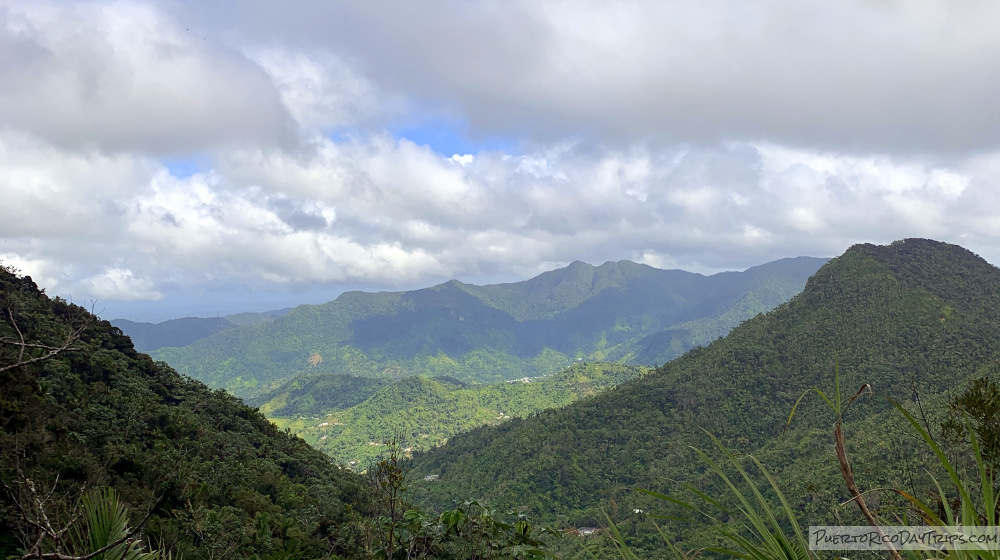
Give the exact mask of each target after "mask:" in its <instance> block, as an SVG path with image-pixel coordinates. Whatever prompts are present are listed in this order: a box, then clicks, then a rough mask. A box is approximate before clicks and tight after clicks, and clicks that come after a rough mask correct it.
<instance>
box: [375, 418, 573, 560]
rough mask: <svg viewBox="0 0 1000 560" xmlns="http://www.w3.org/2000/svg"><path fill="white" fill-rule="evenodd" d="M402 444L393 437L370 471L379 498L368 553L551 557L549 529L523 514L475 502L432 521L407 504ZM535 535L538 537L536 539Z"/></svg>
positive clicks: (473, 558) (478, 558)
mask: <svg viewBox="0 0 1000 560" xmlns="http://www.w3.org/2000/svg"><path fill="white" fill-rule="evenodd" d="M403 445H404V444H403V439H402V436H400V435H394V436H393V437H392V438H391V439H389V440H387V441H386V442H385V446H386V447H385V452H384V453H383V454H381V455H380V456H379V457H378V458H377V460H376V461H374V462H373V463H372V466H371V467H370V469H369V472H370V479H371V485H372V488H373V493H374V496H375V504H376V519H375V522H374V528H375V530H376V533H377V535H378V537H377V539H375V542H372V543H370V546H369V550H368V551H369V554H370V555H371V556H374V557H376V558H383V559H394V558H400V559H403V558H405V559H407V560H409V559H420V558H425V559H430V558H436V559H442V560H443V559H454V560H487V559H492V558H504V559H508V558H511V559H528V558H547V557H550V556H551V555H550V554H548V553H547V551H546V543H545V541H544V540H543V537H544V535H546V534H554V532H552V531H551V530H550V529H547V528H543V529H541V530H534V528H533V527H532V526H531V524H530V523H529V522H528V520H527V519H526V518H525V516H524V515H518V516H516V518H514V519H513V520H510V519H511V518H512V517H513V513H512V512H508V513H507V515H506V516H502V515H500V514H499V513H498V512H497V511H496V510H494V509H492V508H490V507H488V506H486V505H485V504H482V503H480V502H478V501H475V500H470V501H466V502H465V503H464V504H462V505H461V506H460V507H457V508H455V509H451V510H448V511H444V512H442V513H441V514H440V515H438V516H436V517H435V516H431V515H429V514H427V513H426V512H424V511H423V510H421V509H419V508H413V507H412V506H409V504H407V503H406V502H405V501H404V494H405V493H406V491H407V481H406V479H407V475H408V474H409V469H408V461H407V459H406V457H405V455H404V453H403V449H404V448H403ZM533 530H534V532H535V534H534V535H533V534H532V531H533Z"/></svg>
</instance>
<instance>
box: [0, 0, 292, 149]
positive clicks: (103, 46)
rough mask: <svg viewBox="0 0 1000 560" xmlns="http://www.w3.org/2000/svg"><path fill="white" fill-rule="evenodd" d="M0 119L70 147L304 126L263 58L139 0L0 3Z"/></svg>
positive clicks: (229, 138) (217, 138) (194, 144)
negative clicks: (260, 62)
mask: <svg viewBox="0 0 1000 560" xmlns="http://www.w3.org/2000/svg"><path fill="white" fill-rule="evenodd" d="M0 52H4V53H6V56H2V57H0V122H2V123H3V124H4V125H6V126H7V127H12V128H15V129H19V130H22V131H26V132H29V133H31V134H33V135H36V136H38V137H41V138H44V139H46V140H47V141H48V142H50V143H52V144H53V145H55V146H61V147H66V148H73V149H100V150H108V151H133V152H134V151H142V152H147V153H152V154H168V155H169V154H187V153H195V152H198V151H200V150H204V149H208V148H212V147H215V146H219V145H228V144H240V143H255V144H257V143H263V144H275V143H283V142H286V143H287V142H289V141H290V140H291V139H293V138H294V135H295V126H294V124H293V121H292V118H291V117H290V115H289V114H288V110H287V108H286V107H285V105H284V104H283V103H282V99H281V97H280V95H279V92H278V90H277V89H276V87H275V84H274V83H273V82H272V80H271V79H270V78H269V76H268V75H267V74H266V73H265V72H264V71H263V70H262V69H261V68H260V66H258V65H257V64H255V63H254V62H252V61H250V60H248V59H247V58H246V57H244V56H242V55H241V54H239V53H237V52H232V51H231V50H227V49H225V48H221V47H220V46H219V44H218V42H216V41H212V42H209V41H207V40H206V38H203V37H202V36H199V35H196V34H194V33H192V32H191V31H190V30H188V29H185V28H183V27H181V26H180V25H179V24H178V23H177V22H176V21H174V20H172V19H171V18H169V17H167V16H166V15H165V14H164V13H163V12H162V11H160V10H159V9H158V8H157V7H156V6H155V5H153V4H150V3H138V2H115V3H99V2H84V3H71V4H66V3H62V2H44V1H42V2H34V1H32V2H19V1H15V2H11V3H8V4H7V5H6V6H5V7H4V8H0Z"/></svg>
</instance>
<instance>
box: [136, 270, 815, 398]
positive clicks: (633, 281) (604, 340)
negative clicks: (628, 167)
mask: <svg viewBox="0 0 1000 560" xmlns="http://www.w3.org/2000/svg"><path fill="white" fill-rule="evenodd" d="M824 262H826V260H825V259H818V258H811V257H799V258H792V259H782V260H779V261H774V262H771V263H767V264H764V265H761V266H757V267H753V268H750V269H748V270H746V271H743V272H724V273H719V274H714V275H711V276H704V275H701V274H695V273H690V272H684V271H680V270H660V269H656V268H653V267H650V266H647V265H642V264H637V263H634V262H630V261H619V262H608V263H605V264H603V265H601V266H597V267H595V266H591V265H588V264H585V263H582V262H574V263H572V264H570V265H569V266H567V267H565V268H561V269H558V270H554V271H550V272H546V273H544V274H541V275H539V276H537V277H535V278H532V279H530V280H526V281H523V282H517V283H512V284H495V285H487V286H476V285H471V284H465V283H462V282H458V281H455V280H453V281H450V282H447V283H444V284H440V285H437V286H434V287H431V288H426V289H421V290H415V291H410V292H379V293H366V292H346V293H344V294H342V295H341V296H340V297H338V298H337V299H336V300H334V301H331V302H329V303H326V304H322V305H303V306H299V307H297V308H295V309H293V310H292V311H290V312H289V313H288V314H287V315H284V316H282V317H279V318H276V319H274V320H271V321H268V322H266V323H260V324H255V325H248V326H243V327H239V328H230V329H226V330H223V331H221V332H217V333H215V334H213V335H211V336H208V337H206V338H202V339H200V340H197V341H195V342H193V343H192V344H189V345H186V346H183V347H175V348H160V349H158V350H155V351H153V352H152V355H153V357H154V358H156V359H160V360H164V361H166V362H167V363H169V364H171V366H173V367H174V368H176V369H177V370H178V371H180V372H181V373H184V374H186V375H189V376H191V377H193V378H195V379H198V380H201V381H203V382H205V383H207V384H208V385H209V386H212V387H218V388H224V389H226V390H228V391H230V392H232V393H233V394H235V395H237V396H240V397H243V398H249V397H255V396H258V395H261V394H262V393H265V392H267V391H269V390H271V389H274V388H276V387H278V386H279V385H280V384H281V383H283V382H285V381H287V380H289V379H291V378H292V377H294V376H296V375H299V374H304V373H309V374H318V373H337V374H348V375H354V376H359V377H380V378H388V379H401V378H403V377H408V376H412V375H427V376H450V377H453V378H455V379H458V380H461V381H465V382H473V383H493V382H499V381H504V380H510V379H517V378H523V377H537V376H540V375H547V374H551V373H554V372H556V371H558V370H560V369H561V368H564V367H567V366H569V365H571V364H572V363H575V362H576V361H578V360H586V361H617V362H622V363H633V364H658V363H663V362H665V361H668V360H671V359H673V358H675V357H677V356H679V355H681V354H682V353H684V352H685V351H686V350H688V349H689V348H692V347H694V346H697V345H701V344H707V343H708V342H710V341H712V340H714V339H716V338H717V337H719V336H722V335H724V334H725V333H727V332H728V331H729V329H731V328H733V327H734V326H736V325H738V324H739V323H740V322H741V321H743V320H745V319H747V318H749V317H752V316H754V315H756V314H758V313H761V312H763V311H767V310H768V309H771V308H773V307H774V306H776V305H778V304H780V303H782V302H784V301H786V300H788V299H789V298H790V297H792V296H793V295H795V294H796V293H798V292H799V291H801V289H802V286H803V285H804V284H805V281H806V279H807V278H808V277H809V276H810V275H811V274H813V273H814V272H815V271H816V270H817V269H818V268H819V267H820V266H821V265H822V264H823V263H824Z"/></svg>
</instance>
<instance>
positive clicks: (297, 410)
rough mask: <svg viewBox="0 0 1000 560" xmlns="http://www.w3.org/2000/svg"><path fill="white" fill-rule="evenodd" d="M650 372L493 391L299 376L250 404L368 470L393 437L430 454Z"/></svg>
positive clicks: (591, 375) (447, 382)
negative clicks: (468, 435) (467, 435)
mask: <svg viewBox="0 0 1000 560" xmlns="http://www.w3.org/2000/svg"><path fill="white" fill-rule="evenodd" d="M645 371H648V368H645V367H642V366H626V365H621V364H613V363H589V364H583V363H581V364H577V365H574V366H571V367H569V368H566V369H565V370H563V371H561V372H559V373H557V374H555V375H550V376H546V377H542V378H536V379H530V380H529V379H523V380H515V381H513V382H505V383H498V384H495V385H467V384H465V383H462V382H460V381H457V380H454V379H450V378H447V377H436V378H428V377H422V376H416V377H409V378H406V379H402V380H399V381H391V382H390V381H377V380H373V379H367V378H358V377H350V376H342V375H332V374H330V375H316V376H306V377H299V378H295V379H294V380H293V381H292V382H290V383H289V384H288V385H287V386H283V387H281V388H279V389H277V390H276V391H274V392H272V393H269V394H268V395H265V396H264V397H261V399H260V401H259V402H258V401H251V402H250V404H252V405H259V406H260V410H261V412H263V413H264V414H265V415H266V416H267V417H268V418H269V419H270V420H271V421H272V422H275V423H276V424H277V425H278V426H279V427H282V428H286V427H287V428H289V429H291V430H292V433H294V434H297V435H299V436H300V437H302V438H303V439H305V440H306V441H307V442H308V443H309V444H310V445H312V446H313V447H315V448H317V449H320V450H322V451H324V452H326V453H327V454H329V455H330V456H331V457H333V459H334V460H336V461H337V462H339V463H340V464H342V465H347V464H351V465H361V466H367V465H368V464H369V463H370V462H371V461H372V460H373V459H374V458H375V457H376V456H377V455H379V454H380V453H381V452H382V447H381V444H382V442H383V441H385V440H386V439H388V438H391V437H393V436H397V435H398V436H402V437H404V438H405V439H406V441H408V442H409V448H408V451H424V450H427V449H430V448H432V447H436V446H439V445H443V444H444V443H446V442H447V441H448V438H451V437H453V436H454V435H456V434H459V433H462V432H465V431H468V430H471V429H473V428H475V427H478V426H482V425H495V424H499V423H501V422H505V421H507V420H510V419H511V418H518V417H524V416H527V415H529V414H533V413H536V412H539V411H542V410H545V409H548V408H555V407H559V406H565V405H567V404H569V403H571V402H574V401H576V400H579V399H581V398H584V397H588V396H591V395H595V394H597V393H599V392H601V391H603V390H605V389H608V388H610V387H613V386H615V385H618V384H620V383H622V382H624V381H627V380H629V379H632V378H634V377H638V376H639V375H642V374H643V373H644V372H645ZM265 399H266V400H265Z"/></svg>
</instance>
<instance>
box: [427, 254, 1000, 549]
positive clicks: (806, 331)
mask: <svg viewBox="0 0 1000 560" xmlns="http://www.w3.org/2000/svg"><path fill="white" fill-rule="evenodd" d="M998 333H1000V270H998V269H997V268H996V267H994V266H992V265H990V264H988V263H987V262H986V261H984V260H983V259H982V258H980V257H978V256H976V255H975V254H973V253H972V252H970V251H968V250H966V249H963V248H961V247H958V246H955V245H948V244H944V243H938V242H934V241H929V240H920V239H910V240H905V241H901V242H896V243H893V244H891V245H888V246H876V245H867V244H865V245H856V246H854V247H851V248H850V249H849V250H848V251H847V252H846V253H845V254H843V255H842V256H840V257H837V258H835V259H833V260H831V261H830V262H829V263H827V264H826V265H825V266H823V268H821V269H820V270H819V271H818V272H817V273H816V274H815V275H814V276H813V277H812V278H810V279H809V281H808V283H807V284H806V286H805V289H804V291H803V292H802V293H801V294H799V295H797V296H795V297H794V298H792V299H791V300H790V301H789V302H787V303H785V304H782V305H780V306H778V307H777V308H776V309H774V310H772V311H770V312H768V313H765V314H763V315H759V316H757V317H755V318H752V319H750V320H748V321H746V322H745V323H743V324H742V325H740V326H738V327H736V328H735V329H733V330H732V332H731V333H730V334H729V335H728V336H726V337H725V338H723V339H720V340H717V341H715V342H712V343H711V344H709V345H707V346H706V347H703V348H697V349H694V350H691V351H690V352H688V353H686V354H685V355H683V356H681V357H680V358H678V359H676V360H673V361H671V362H668V363H666V364H664V365H662V366H660V367H658V368H657V369H656V370H655V371H653V372H651V373H649V374H647V375H643V376H641V377H637V378H635V379H633V380H631V381H626V382H625V383H623V384H621V385H618V386H617V387H615V388H613V389H610V390H608V391H605V392H603V393H601V394H599V395H597V396H595V397H593V398H591V399H586V400H583V401H578V402H576V403H573V404H570V405H568V406H565V407H562V408H558V409H551V410H547V411H544V412H541V413H539V414H537V415H533V416H531V417H528V418H524V419H514V420H512V421H510V422H506V423H504V424H501V425H498V426H486V427H482V428H478V429H475V430H472V431H470V432H467V433H464V434H460V435H456V436H454V437H452V438H451V439H450V440H449V441H448V444H447V445H446V446H443V447H438V448H435V449H432V450H430V451H428V452H427V453H422V454H418V455H416V456H415V458H414V472H415V474H416V477H415V480H417V483H416V486H417V489H415V492H417V493H418V494H419V495H420V496H422V499H423V500H425V501H426V502H427V503H428V504H444V503H453V500H455V499H458V498H459V496H470V495H471V496H477V497H481V498H485V499H488V500H491V501H492V503H494V504H496V505H497V506H498V507H513V508H520V509H521V510H522V511H529V512H534V513H535V514H538V515H542V516H543V517H545V516H548V517H549V518H550V519H554V520H561V521H562V522H563V523H568V524H570V525H577V526H580V525H590V526H594V525H599V524H601V523H602V520H603V519H604V517H603V513H602V511H604V512H607V513H609V514H611V515H612V516H615V517H616V519H617V520H618V521H620V522H622V523H626V524H627V523H628V521H627V519H626V520H625V521H622V519H623V518H631V517H632V515H631V513H629V514H628V515H626V513H625V512H631V511H632V510H633V508H634V509H635V511H649V508H650V507H661V508H662V505H663V502H658V503H657V504H654V505H652V506H651V505H650V500H649V499H647V497H646V496H645V495H642V494H635V493H630V492H628V489H629V488H646V489H650V490H654V491H656V492H668V493H673V492H685V490H684V488H686V486H685V485H690V487H693V488H696V489H698V490H699V491H701V492H705V493H710V492H711V491H710V490H709V489H710V488H711V487H712V484H717V483H718V481H716V482H715V483H713V482H711V480H713V477H711V476H710V473H708V472H707V471H708V469H707V467H706V466H705V463H704V462H703V461H702V460H700V459H699V458H698V456H697V455H696V454H694V453H693V451H692V446H693V447H698V448H712V447H713V445H712V444H711V442H710V441H709V440H708V434H715V435H716V436H718V437H719V438H720V440H721V441H722V442H723V443H724V444H726V445H728V446H730V447H731V448H732V449H733V450H734V452H736V453H751V454H753V455H754V456H755V457H757V458H758V459H761V460H762V461H764V462H765V464H767V465H768V466H769V467H771V468H773V471H772V472H775V473H777V475H778V476H779V477H780V480H781V481H782V484H783V485H784V486H785V488H786V491H787V492H788V493H789V495H790V496H792V500H793V501H792V507H793V508H795V510H796V511H800V512H803V513H804V514H805V515H807V516H809V519H810V524H826V523H825V522H830V523H836V522H839V521H840V520H843V522H844V523H847V520H850V518H851V515H852V514H854V515H856V512H854V508H853V506H851V505H850V501H849V495H847V494H846V490H845V489H844V485H843V481H842V480H841V479H840V471H839V469H838V468H837V459H836V456H835V455H834V454H833V450H832V444H833V438H832V432H831V430H830V426H831V424H832V422H833V420H834V419H835V417H834V416H833V415H831V412H830V410H829V409H828V408H827V407H826V404H825V403H823V402H822V400H821V399H819V398H818V397H816V396H815V395H812V396H813V398H806V399H804V400H803V401H802V403H801V404H800V405H799V408H798V410H797V414H796V418H795V421H794V422H793V423H792V424H791V426H790V428H788V429H786V424H787V423H788V421H789V416H790V412H791V411H792V409H793V406H794V405H795V403H796V401H797V399H798V398H799V397H800V396H802V395H803V394H804V393H805V392H806V391H808V390H810V389H814V388H816V389H821V390H823V391H825V393H826V394H828V395H833V394H834V392H835V383H836V382H837V381H839V384H840V387H841V388H842V390H843V392H844V393H845V394H846V395H847V396H850V395H853V394H854V392H855V391H856V390H857V388H858V387H862V386H864V385H865V384H870V386H871V387H873V388H874V391H875V392H876V394H877V395H880V396H886V397H889V398H891V399H894V400H895V401H897V402H900V403H902V404H903V405H904V406H908V407H910V408H911V409H913V410H914V411H915V414H917V416H918V417H922V418H924V421H925V422H927V425H928V426H929V427H930V428H931V429H933V428H934V426H935V425H940V424H939V423H938V422H939V419H940V416H941V414H942V413H943V411H945V410H946V409H947V402H948V398H949V396H950V395H953V394H954V393H955V392H956V391H959V390H961V389H962V388H963V387H965V386H966V385H967V384H968V382H969V381H970V380H971V379H974V378H977V377H988V376H990V375H993V376H995V375H997V374H998V372H1000V334H998ZM837 371H839V377H838V376H837V375H836V373H835V372H837ZM845 398H846V397H845ZM917 410H919V413H917V412H916V411H917ZM904 428H905V422H902V421H901V418H900V417H899V415H898V413H896V411H895V410H894V408H893V407H892V405H891V402H890V401H888V400H886V399H882V398H875V399H870V400H866V401H864V402H862V401H859V402H858V403H855V404H854V405H853V408H852V409H851V415H850V416H848V417H847V428H846V433H847V439H848V442H849V443H850V445H849V449H850V451H851V453H852V454H854V456H855V461H856V466H855V470H856V476H857V477H858V481H859V482H858V484H859V485H860V486H862V487H867V488H893V487H895V488H907V489H908V490H909V491H911V492H917V491H919V489H920V488H924V489H928V488H932V486H931V483H930V482H929V481H928V479H927V478H926V473H927V470H928V465H931V464H933V462H934V461H933V460H929V459H928V458H927V457H926V455H923V456H922V455H921V454H920V450H921V448H924V447H925V446H924V445H923V444H922V443H921V442H920V441H919V439H915V438H914V435H913V434H912V433H911V432H909V431H908V430H907V429H904ZM423 477H428V481H424V480H423ZM920 480H922V483H921V482H920ZM921 484H922V486H921ZM716 488H718V487H716ZM894 496H895V495H894ZM890 497H891V496H890ZM890 497H887V498H885V500H886V505H887V507H889V504H888V500H889V498H890ZM895 497H896V498H898V496H895ZM845 503H847V504H848V506H849V507H848V506H844V504H845ZM902 505H903V506H905V505H906V504H905V503H904V504H902ZM659 513H663V512H662V510H661V511H659ZM675 514H677V515H679V513H676V512H675ZM859 522H860V523H864V521H863V520H860V521H859ZM636 523H638V521H637V522H636ZM702 525H703V524H702ZM647 530H648V531H649V534H655V533H653V532H652V531H653V528H652V527H647ZM668 530H669V531H670V533H671V534H673V535H674V537H675V541H676V542H679V543H681V544H684V545H688V544H689V545H690V546H692V547H694V546H703V545H704V544H705V542H704V541H698V540H697V538H694V537H692V533H691V532H684V530H682V529H680V528H678V527H677V526H673V527H669V528H668ZM685 539H687V540H685ZM661 546H662V541H661Z"/></svg>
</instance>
